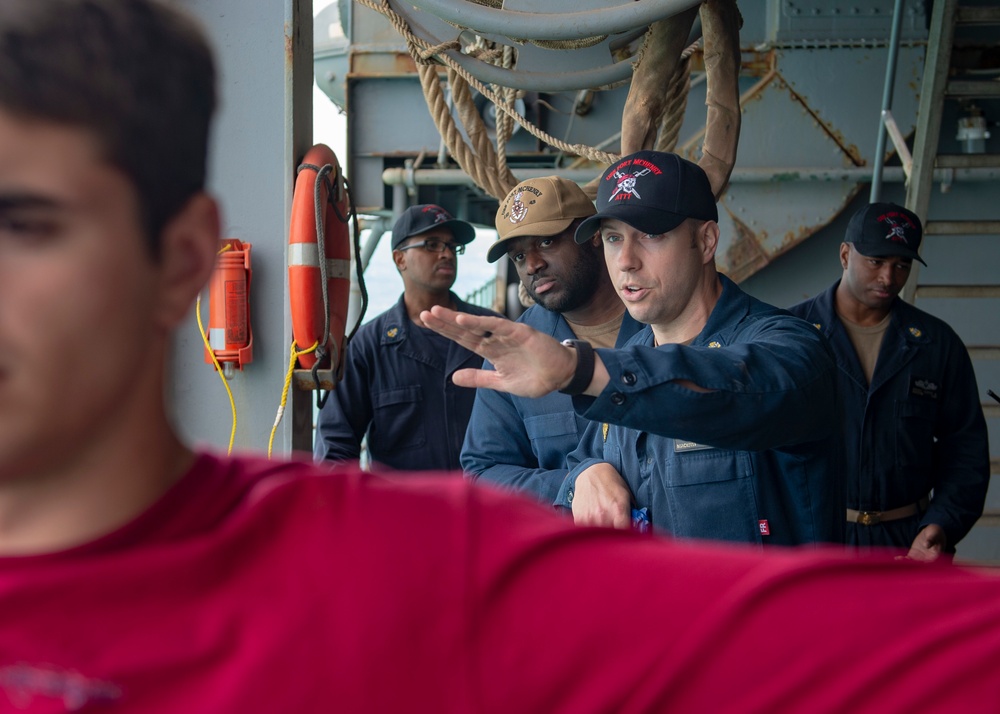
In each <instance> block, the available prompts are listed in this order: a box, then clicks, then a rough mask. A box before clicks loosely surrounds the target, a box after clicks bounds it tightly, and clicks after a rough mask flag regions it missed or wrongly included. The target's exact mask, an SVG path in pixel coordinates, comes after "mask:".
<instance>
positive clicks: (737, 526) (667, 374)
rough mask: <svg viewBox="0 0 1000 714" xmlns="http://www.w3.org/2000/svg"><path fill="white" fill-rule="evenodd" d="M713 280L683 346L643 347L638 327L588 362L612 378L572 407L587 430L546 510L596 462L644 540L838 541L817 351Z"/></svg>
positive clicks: (562, 500)
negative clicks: (643, 513)
mask: <svg viewBox="0 0 1000 714" xmlns="http://www.w3.org/2000/svg"><path fill="white" fill-rule="evenodd" d="M720 279H721V281H722V286H723V290H722V295H721V296H720V298H719V301H718V302H717V303H716V305H715V308H714V309H713V310H712V314H711V315H710V316H709V319H708V322H707V323H706V325H705V327H704V329H702V331H701V333H700V334H699V335H698V336H697V337H696V338H695V339H694V341H693V342H692V343H691V344H690V345H677V344H669V345H662V346H660V347H654V346H653V334H652V331H651V329H649V328H646V329H644V330H643V331H641V332H639V333H638V334H637V335H636V336H635V337H633V338H632V339H631V340H630V341H629V344H628V345H627V346H626V348H625V349H622V350H605V349H601V350H598V351H597V352H598V354H599V355H600V357H601V359H602V360H603V362H604V364H605V366H606V367H607V370H608V374H609V375H610V377H611V381H610V382H609V384H608V386H607V387H605V389H604V391H603V392H602V393H601V394H600V396H598V397H596V398H594V397H587V396H581V397H574V406H575V407H576V409H577V411H578V412H580V413H582V414H583V416H585V417H586V418H588V419H591V420H593V422H594V423H593V424H592V425H591V426H590V427H589V428H588V433H587V436H586V437H585V441H584V443H582V444H581V447H580V449H579V450H577V451H576V452H574V453H573V454H571V455H570V459H569V465H570V473H569V475H568V476H567V477H566V480H565V482H564V484H563V487H562V489H561V490H560V492H559V495H558V496H557V500H556V504H557V505H563V506H566V507H570V506H571V503H572V496H573V491H574V487H575V483H576V477H577V476H578V475H579V474H580V472H581V471H583V469H585V468H587V467H588V466H590V465H592V464H594V463H597V462H600V461H605V462H608V463H610V464H611V465H613V466H614V467H615V468H616V469H617V470H618V472H619V473H620V474H621V475H622V477H623V478H624V479H625V481H626V483H627V484H628V487H629V490H630V491H631V492H632V497H633V499H634V502H635V506H636V507H638V508H642V507H646V508H648V509H649V516H650V520H651V521H652V524H653V527H654V529H656V530H660V531H665V532H668V533H670V534H672V535H674V536H677V537H683V538H709V539H717V540H727V541H738V542H744V543H758V544H774V545H797V544H802V543H811V542H815V541H828V542H835V543H841V542H843V537H844V518H843V515H842V514H843V511H844V508H845V506H844V484H843V480H842V479H841V475H840V470H839V464H838V458H837V452H838V448H839V443H838V439H839V430H838V428H837V418H838V413H837V405H836V396H835V391H834V389H835V387H834V383H835V371H836V368H835V365H834V360H833V354H832V353H831V351H830V348H829V345H827V344H826V341H825V340H824V339H823V338H822V336H821V335H819V334H818V333H817V331H816V330H815V329H814V328H812V327H811V326H810V325H809V324H808V323H806V322H803V321H802V320H799V319H797V318H794V317H792V316H791V315H789V314H788V313H787V312H785V311H784V310H779V309H778V308H776V307H773V306H771V305H768V304H766V303H763V302H760V301H759V300H756V299H755V298H752V297H751V296H749V295H747V294H746V293H744V292H743V291H742V290H740V288H739V287H737V286H736V284H735V283H733V282H732V281H730V280H729V279H728V278H726V277H724V276H720ZM674 380H689V381H691V382H694V383H695V384H698V385H700V386H702V387H705V388H706V389H710V390H713V391H711V392H708V393H698V392H695V391H693V390H690V389H687V388H685V387H683V386H681V385H679V384H676V383H675V382H674ZM602 422H603V423H602ZM605 424H607V427H605ZM605 428H606V438H605V436H604V432H605Z"/></svg>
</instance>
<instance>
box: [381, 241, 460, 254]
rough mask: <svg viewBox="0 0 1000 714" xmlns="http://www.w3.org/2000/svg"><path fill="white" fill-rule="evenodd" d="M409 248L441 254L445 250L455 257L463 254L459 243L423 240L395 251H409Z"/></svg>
mask: <svg viewBox="0 0 1000 714" xmlns="http://www.w3.org/2000/svg"><path fill="white" fill-rule="evenodd" d="M410 248H423V249H424V250H426V251H427V252H428V253H443V252H444V251H445V248H447V249H448V250H450V251H451V252H452V253H454V254H455V255H462V254H463V253H465V246H464V245H462V244H459V243H447V242H445V241H443V240H423V241H420V242H419V243H410V244H409V245H404V246H403V247H402V248H396V250H409V249H410Z"/></svg>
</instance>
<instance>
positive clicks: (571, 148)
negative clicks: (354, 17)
mask: <svg viewBox="0 0 1000 714" xmlns="http://www.w3.org/2000/svg"><path fill="white" fill-rule="evenodd" d="M357 2H358V3H359V4H361V5H364V6H365V7H367V8H370V9H371V10H374V11H375V12H377V13H379V14H380V15H384V16H385V17H386V18H388V19H389V21H390V22H391V23H392V25H393V27H395V28H396V30H397V32H399V33H400V34H401V35H402V36H403V38H404V39H405V40H406V43H407V47H408V48H409V50H410V54H411V56H412V57H413V58H414V61H415V62H417V65H418V69H419V66H420V65H421V64H424V63H426V61H427V60H428V58H429V57H430V56H432V55H433V54H434V52H435V51H442V50H443V49H460V46H459V43H458V42H457V41H456V42H453V43H451V42H450V43H441V44H439V45H435V46H431V45H430V44H429V43H427V42H426V41H425V40H423V39H421V38H419V37H417V36H416V35H414V34H413V33H412V32H411V31H410V28H409V25H408V24H407V22H406V20H405V18H403V17H402V16H400V15H399V14H398V13H396V12H395V11H394V10H393V9H392V8H391V7H389V6H388V4H386V3H384V2H383V4H378V3H376V2H374V0H357ZM436 59H437V60H438V61H439V62H441V63H442V64H444V65H445V66H447V67H449V68H450V69H452V70H454V71H455V72H456V73H457V74H458V75H460V76H461V77H462V78H463V79H465V81H466V82H468V84H469V85H470V86H471V87H472V88H474V89H475V90H476V91H478V92H479V93H480V94H482V95H483V96H485V97H486V98H487V99H489V100H490V101H491V102H493V103H494V104H495V105H496V106H497V107H498V108H499V109H500V110H501V111H502V112H504V113H505V114H507V115H508V116H510V118H511V119H513V120H514V121H516V122H517V123H518V124H520V125H521V126H522V127H523V128H524V129H525V130H526V131H527V132H528V133H530V134H531V135H532V136H534V137H536V138H537V139H539V140H541V141H543V142H545V143H546V144H549V145H550V146H553V147H555V148H557V149H559V150H560V151H563V152H565V153H567V154H576V155H580V156H585V157H587V158H588V159H590V160H591V161H598V162H601V163H606V164H610V163H612V162H613V161H616V160H618V159H619V158H621V157H620V156H619V155H618V154H610V153H608V152H606V151H599V150H597V149H594V148H593V147H590V146H587V145H585V144H568V143H566V142H564V141H562V140H560V139H558V138H556V137H554V136H552V135H551V134H549V133H547V132H545V131H543V130H542V129H539V128H538V127H537V126H535V125H534V124H532V123H531V122H530V121H529V120H528V119H526V118H525V117H523V116H521V115H520V114H519V113H518V112H517V110H516V109H515V108H514V106H513V105H510V106H508V105H507V104H506V103H504V101H503V99H502V98H501V97H499V96H498V95H497V94H496V93H494V92H493V91H492V90H490V89H488V88H487V87H486V86H485V85H484V84H483V83H482V82H480V81H479V80H478V79H476V78H475V77H473V76H472V75H471V74H469V73H468V72H467V71H466V70H465V69H463V68H462V67H461V66H459V65H458V63H456V62H455V61H454V60H452V59H451V58H450V57H448V55H446V54H444V53H443V52H442V53H441V54H438V55H437V56H436ZM423 83H424V82H423V81H422V84H423ZM425 86H426V84H425ZM435 101H441V102H442V103H444V104H446V102H444V97H443V95H442V94H441V93H440V92H438V95H437V98H436V100H435ZM431 113H432V116H433V115H436V114H437V113H438V110H435V109H432V112H431ZM456 160H457V157H456ZM460 163H461V162H460ZM463 168H464V166H463ZM484 188H485V187H484ZM511 188H513V186H511ZM505 195H506V193H504V194H502V195H500V196H497V198H502V197H503V196H505Z"/></svg>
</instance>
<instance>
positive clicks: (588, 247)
mask: <svg viewBox="0 0 1000 714" xmlns="http://www.w3.org/2000/svg"><path fill="white" fill-rule="evenodd" d="M594 213H596V209H595V208H594V204H593V203H592V202H591V201H590V199H589V198H587V196H586V194H585V193H584V192H583V191H582V190H581V189H580V187H579V186H577V185H576V184H575V183H573V182H572V181H567V180H566V179H563V178H559V177H558V176H546V177H543V178H535V179H528V180H526V181H522V182H521V183H520V184H518V185H517V186H516V187H514V189H513V190H512V191H511V192H510V193H508V194H507V196H506V198H504V200H503V201H502V202H501V203H500V208H499V210H498V211H497V215H496V227H497V233H498V234H499V237H498V240H497V241H496V242H495V243H494V244H493V245H491V246H490V249H489V251H488V252H487V254H486V259H487V260H488V261H489V262H491V263H494V262H496V261H497V260H499V259H501V258H502V257H504V256H505V255H506V256H507V257H508V258H510V260H511V262H512V263H513V264H514V268H515V269H516V270H517V274H518V277H519V278H520V279H521V283H522V285H523V286H524V288H525V290H526V291H527V293H528V295H530V296H531V298H532V299H533V300H534V301H535V304H534V305H533V306H532V307H530V308H528V310H527V311H526V312H525V313H524V314H523V315H522V316H521V317H520V319H519V320H518V322H524V323H526V324H528V325H531V326H532V327H534V328H535V329H536V330H539V331H540V332H543V333H545V334H546V335H551V336H553V337H555V338H556V339H557V340H573V339H582V340H587V341H588V342H590V343H591V344H594V345H599V346H601V347H615V346H617V345H620V344H624V343H625V341H626V340H628V338H629V337H631V336H632V335H633V334H635V333H636V332H638V330H639V329H640V328H641V327H642V325H641V324H639V323H638V322H636V321H635V320H633V319H632V318H631V317H630V316H629V315H628V313H627V312H626V311H625V305H624V303H623V302H622V301H621V300H620V299H619V298H618V296H617V294H616V293H615V289H614V286H613V285H612V283H611V279H610V277H609V276H608V271H607V269H606V268H605V265H604V249H603V246H602V243H601V236H600V233H599V231H598V230H596V229H595V230H594V231H593V235H592V236H591V237H590V238H589V239H587V240H585V241H583V242H582V243H581V244H579V245H578V244H577V243H576V241H575V240H574V235H575V234H576V230H577V228H578V227H579V225H580V224H581V223H582V222H583V220H584V219H585V218H587V217H589V216H592V215H594ZM485 367H486V368H487V369H492V365H490V364H489V362H487V363H486V364H485ZM586 425H587V420H586V419H584V418H583V417H581V416H578V415H577V414H576V412H574V411H573V399H572V397H570V396H569V395H567V394H559V393H558V392H554V393H552V394H548V395H546V396H544V397H539V398H537V399H527V398H524V397H518V396H516V395H513V394H506V393H503V392H496V391H493V390H490V389H480V390H478V391H477V394H476V402H475V405H474V406H473V408H472V417H471V418H470V420H469V428H468V431H466V434H465V444H464V445H463V447H462V458H461V461H462V468H463V469H464V470H465V472H466V473H467V474H469V475H470V477H471V478H473V479H478V478H482V479H484V480H486V481H490V482H493V483H497V484H501V485H503V486H505V487H508V488H512V489H515V490H518V491H522V492H526V493H530V494H533V495H534V496H536V497H538V498H539V499H541V500H542V501H543V502H545V503H552V502H553V501H554V500H555V497H556V495H557V494H558V492H559V487H560V485H561V484H562V483H563V481H564V479H565V477H566V473H567V470H566V455H567V454H568V453H569V452H571V451H572V450H573V449H575V448H576V446H577V444H578V443H579V441H580V436H582V435H583V432H584V430H585V429H586Z"/></svg>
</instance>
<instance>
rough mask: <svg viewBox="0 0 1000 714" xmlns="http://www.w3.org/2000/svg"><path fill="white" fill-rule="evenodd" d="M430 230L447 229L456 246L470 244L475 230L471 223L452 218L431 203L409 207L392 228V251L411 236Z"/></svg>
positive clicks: (474, 235)
mask: <svg viewBox="0 0 1000 714" xmlns="http://www.w3.org/2000/svg"><path fill="white" fill-rule="evenodd" d="M432 228H448V229H449V230H451V236H452V239H453V240H454V241H455V243H457V244H458V245H465V244H466V243H471V242H472V239H473V238H475V237H476V229H475V228H473V227H472V224H471V223H466V222H465V221H460V220H459V219H457V218H454V217H453V216H452V215H451V214H450V213H448V211H446V210H444V209H443V208H441V206H436V205H434V204H433V203H422V204H420V205H418V206H410V207H409V208H407V209H406V210H405V211H403V215H401V216H400V217H399V220H397V221H396V225H394V226H393V227H392V249H393V250H396V248H397V247H398V246H399V244H400V243H402V242H403V241H404V240H406V239H407V238H410V237H412V236H417V235H420V234H421V233H426V232H427V231H429V230H431V229H432Z"/></svg>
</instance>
